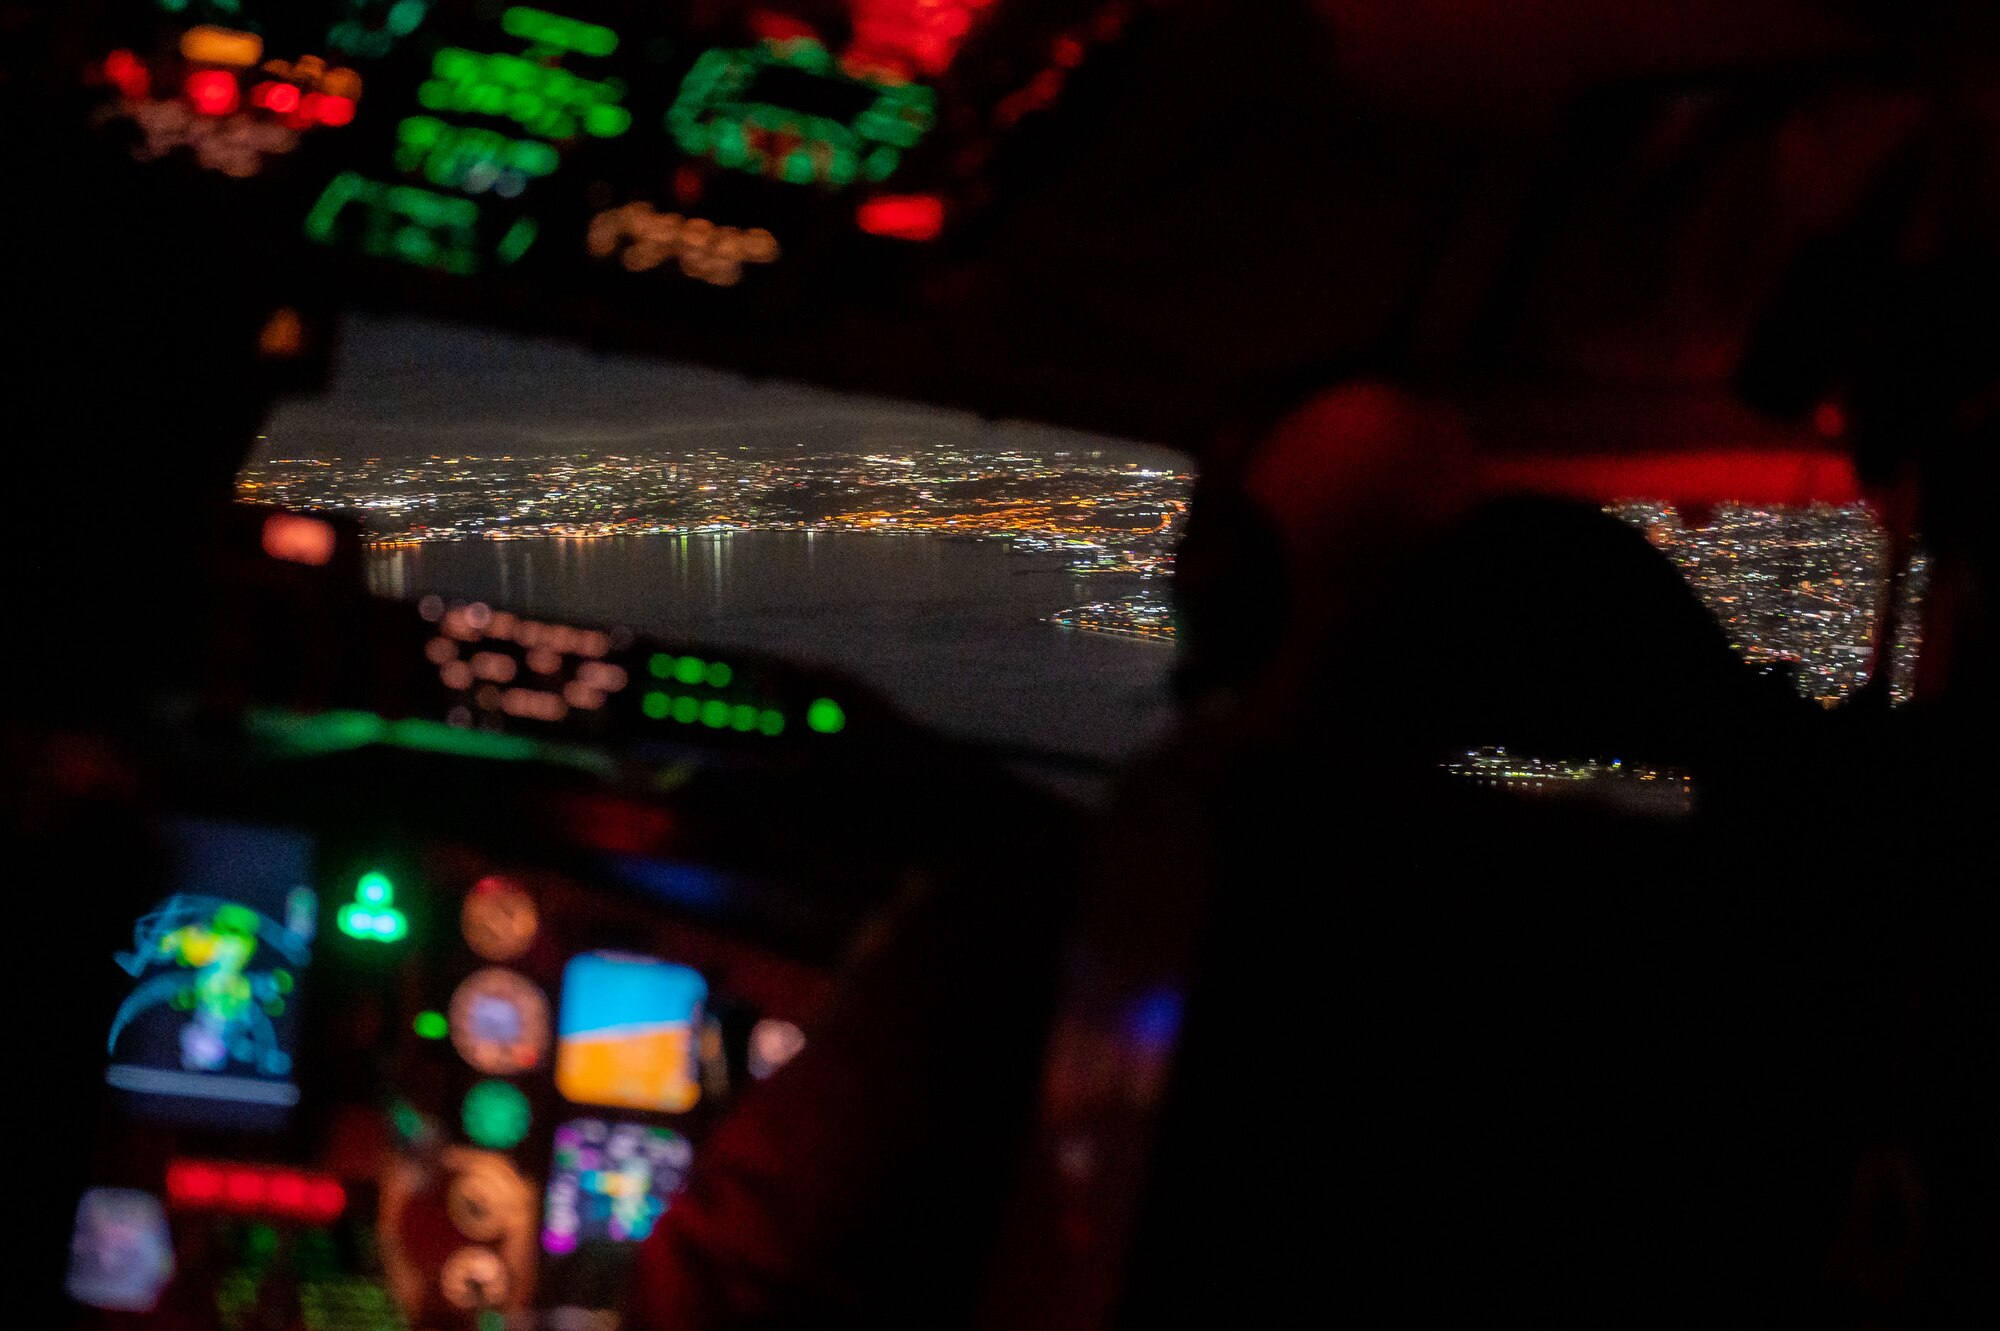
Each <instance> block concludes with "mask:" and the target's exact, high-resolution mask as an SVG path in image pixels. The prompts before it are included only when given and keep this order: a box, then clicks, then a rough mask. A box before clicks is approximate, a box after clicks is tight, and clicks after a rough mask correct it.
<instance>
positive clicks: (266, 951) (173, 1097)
mask: <svg viewBox="0 0 2000 1331" xmlns="http://www.w3.org/2000/svg"><path fill="white" fill-rule="evenodd" d="M165 832H166V842H167V849H168V857H169V866H170V867H169V875H168V884H167V886H168V888H169V891H168V893H167V894H166V895H165V896H163V897H162V898H161V899H160V900H159V901H158V902H157V903H156V904H155V905H154V906H153V908H152V909H151V910H150V911H148V912H147V913H146V914H144V915H143V916H141V917H140V918H139V919H138V920H137V921H135V922H134V924H133V928H132V942H131V947H130V949H129V950H126V951H121V952H119V953H117V954H116V956H115V957H114V958H113V960H114V961H115V963H116V964H117V966H118V967H119V969H120V970H122V971H124V972H125V974H126V975H127V976H129V977H130V980H131V984H130V987H129V989H128V990H127V992H126V995H125V998H124V1000H123V1002H122V1003H120V1005H119V1008H118V1011H117V1014H116V1016H115V1017H114V1018H113V1019H112V1023H111V1030H110V1033H109V1036H108V1038H107V1040H106V1052H107V1053H108V1054H109V1056H110V1060H111V1061H110V1065H109V1066H108V1067H107V1068H106V1069H105V1080H106V1081H107V1082H108V1083H109V1084H110V1085H112V1086H114V1087H116V1088H118V1089H119V1090H121V1091H123V1092H125V1093H127V1095H128V1096H129V1097H131V1099H132V1100H133V1102H134V1105H135V1107H137V1108H139V1109H141V1110H143V1111H145V1112H148V1113H152V1114H156V1115H159V1116H163V1117H170V1118H175V1119H181V1120H192V1121H197V1122H205V1123H226V1124H229V1125H232V1126H273V1127H275V1126H278V1125H279V1124H281V1123H282V1122H283V1119H284V1115H285V1113H286V1111H288V1110H289V1109H290V1108H291V1107H292V1106H293V1105H294V1104H296V1103H297V1102H298V1098H299V1090H298V1086H297V1084H296V1083H295V1082H294V1081H293V1077H292V1073H293V1069H292V1059H293V1052H294V1047H295V1044H296V1036H297V1029H298V1002H299V989H300V981H301V980H302V978H303V976H304V974H305V970H306V968H307V966H308V965H309V964H310V962H311V960H312V942H313V936H314V933H315V932H316V930H317V928H318V914H319V902H318V896H317V894H316V893H315V892H314V891H313V888H312V886H311V882H312V856H313V845H312V841H311V840H310V838H308V837H306V836H304V835H302V834H300V833H297V832H293V831H289V830H285V829H281V828H270V827H257V826H250V825H245V824H238V823H224V822H211V821H205V820H198V819H180V820H175V821H173V822H170V823H169V824H168V825H167V827H166V829H165Z"/></svg>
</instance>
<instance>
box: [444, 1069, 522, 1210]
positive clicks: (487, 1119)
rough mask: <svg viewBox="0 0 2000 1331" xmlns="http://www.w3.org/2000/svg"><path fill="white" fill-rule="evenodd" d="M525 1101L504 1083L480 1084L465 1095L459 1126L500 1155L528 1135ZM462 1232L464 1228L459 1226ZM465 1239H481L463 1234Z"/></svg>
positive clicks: (490, 1082) (460, 1108)
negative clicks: (500, 1152)
mask: <svg viewBox="0 0 2000 1331" xmlns="http://www.w3.org/2000/svg"><path fill="white" fill-rule="evenodd" d="M530 1119H531V1115H530V1113H529V1110H528V1097H527V1096H525V1095H523V1094H521V1092H520V1091H519V1090H517V1089H515V1088H514V1087H512V1086H509V1085H508V1084H507V1083H506V1082H504V1081H482V1082H480V1083H479V1084H478V1085H476V1086H474V1087H473V1088H472V1089H471V1090H469V1091H467V1092H466V1093H465V1102H464V1103H463V1104H462V1105H461V1106H460V1107H459V1122H460V1123H461V1124H462V1125H463V1126H464V1128H465V1135H466V1136H467V1137H470V1138H471V1139H472V1140H473V1141H475V1142H477V1143H478V1144H479V1145H481V1146H489V1147H492V1148H493V1149H494V1150H496V1151H504V1150H507V1149H508V1148H509V1147H513V1146H518V1145H520V1143H521V1139H522V1138H523V1137H525V1136H527V1135H528V1124H529V1122H530ZM460 1228H461V1229H464V1226H460ZM465 1235H466V1237H467V1238H480V1237H482V1236H481V1235H478V1234H474V1233H472V1232H471V1231H470V1230H465Z"/></svg>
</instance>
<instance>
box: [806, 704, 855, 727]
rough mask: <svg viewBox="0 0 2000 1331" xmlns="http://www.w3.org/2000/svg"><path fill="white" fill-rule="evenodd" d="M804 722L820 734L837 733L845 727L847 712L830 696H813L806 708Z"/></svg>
mask: <svg viewBox="0 0 2000 1331" xmlns="http://www.w3.org/2000/svg"><path fill="white" fill-rule="evenodd" d="M806 724H807V725H808V726H810V727H812V728H813V729H814V730H817V731H818V732H819V733H820V734H822V735H833V734H838V733H839V732H840V731H842V730H844V729H846V728H847V713H846V712H844V711H842V710H841V707H840V704H839V703H837V702H835V701H834V700H833V699H831V698H815V699H814V700H813V704H812V706H810V707H808V708H806Z"/></svg>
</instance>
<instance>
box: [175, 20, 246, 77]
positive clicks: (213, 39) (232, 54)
mask: <svg viewBox="0 0 2000 1331" xmlns="http://www.w3.org/2000/svg"><path fill="white" fill-rule="evenodd" d="M181 54H182V55H184V56H186V57H187V58H188V59H190V60H194V61H199V62H200V63H202V64H204V65H235V66H237V67H239V68H242V69H248V68H249V67H250V66H252V65H254V64H256V63H257V62H258V61H259V60H261V59H263V58H264V39H263V38H262V37H259V36H258V35H257V34H256V33H254V32H238V31H237V30H236V29H234V28H218V27H215V26H214V25H212V24H207V23H204V24H202V25H201V26H200V27H197V28H189V29H188V30H187V31H186V32H184V33H182V34H181Z"/></svg>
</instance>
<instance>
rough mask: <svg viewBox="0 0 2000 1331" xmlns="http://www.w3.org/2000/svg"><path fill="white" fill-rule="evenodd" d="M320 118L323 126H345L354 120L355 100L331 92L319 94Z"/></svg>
mask: <svg viewBox="0 0 2000 1331" xmlns="http://www.w3.org/2000/svg"><path fill="white" fill-rule="evenodd" d="M318 118H319V123H320V124H322V125H345V124H346V123H347V122H348V121H350V120H352V119H354V99H353V98H352V97H339V96H336V95H334V94H333V93H330V92H327V93H321V94H319V108H318Z"/></svg>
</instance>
